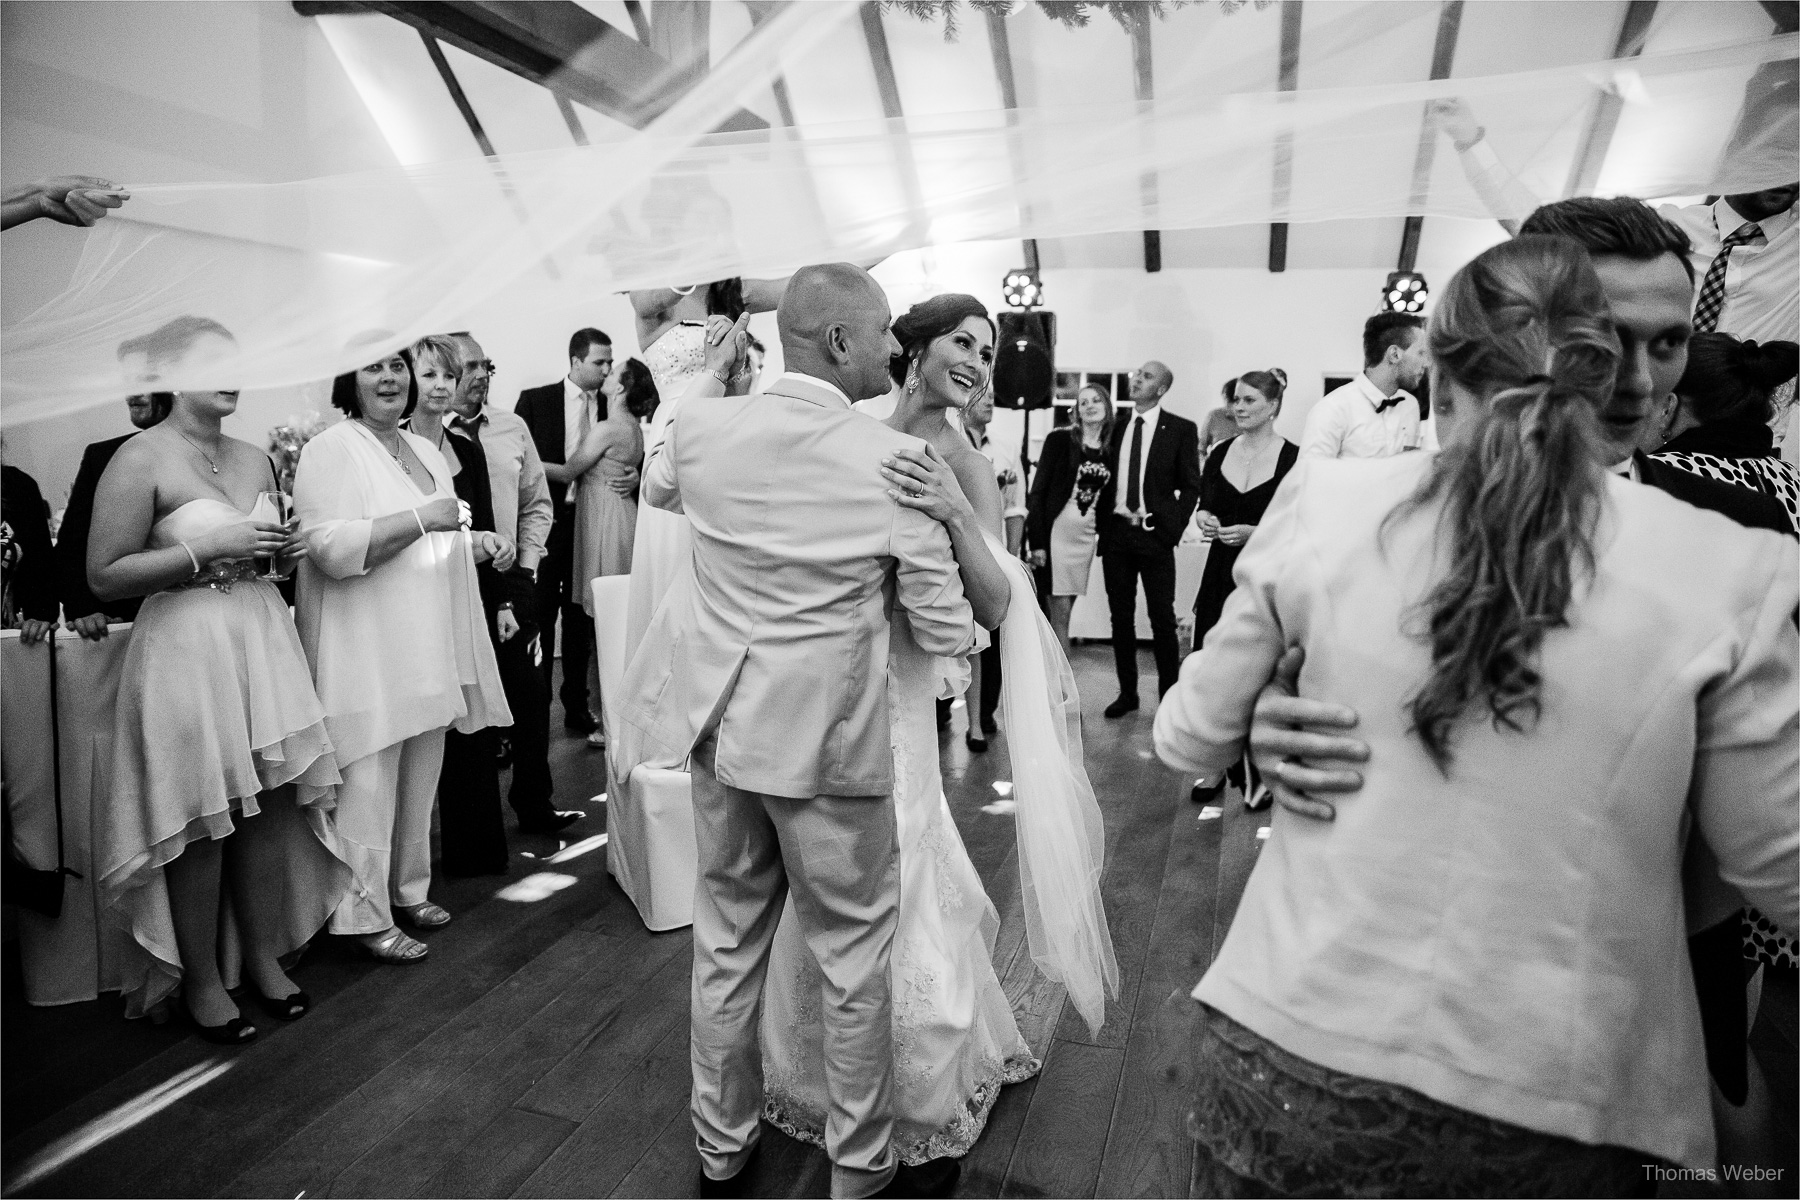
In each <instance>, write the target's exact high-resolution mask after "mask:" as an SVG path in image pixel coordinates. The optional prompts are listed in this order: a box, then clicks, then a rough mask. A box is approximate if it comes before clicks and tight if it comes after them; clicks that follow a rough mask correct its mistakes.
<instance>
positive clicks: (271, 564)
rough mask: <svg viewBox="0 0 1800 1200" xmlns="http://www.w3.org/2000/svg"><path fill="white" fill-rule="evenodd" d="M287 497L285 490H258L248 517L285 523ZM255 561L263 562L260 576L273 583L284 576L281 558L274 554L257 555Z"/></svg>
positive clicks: (273, 522) (287, 509)
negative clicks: (263, 565) (266, 555)
mask: <svg viewBox="0 0 1800 1200" xmlns="http://www.w3.org/2000/svg"><path fill="white" fill-rule="evenodd" d="M288 504H289V501H288V498H287V494H286V493H285V492H258V493H257V494H256V504H255V506H254V507H252V508H251V510H250V519H251V520H252V521H256V522H259V523H262V524H268V525H286V524H287V521H288V513H289V508H288ZM257 561H258V562H261V563H265V564H266V566H265V567H264V569H263V573H262V578H264V579H267V580H268V581H269V582H271V583H274V582H276V581H278V580H280V579H283V578H285V576H284V574H283V572H282V570H281V560H280V559H279V558H277V557H275V556H272V555H271V556H269V557H267V558H265V557H263V556H261V555H258V556H257Z"/></svg>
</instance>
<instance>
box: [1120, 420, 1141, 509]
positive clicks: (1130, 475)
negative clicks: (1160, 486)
mask: <svg viewBox="0 0 1800 1200" xmlns="http://www.w3.org/2000/svg"><path fill="white" fill-rule="evenodd" d="M1143 449H1144V418H1142V417H1139V418H1138V419H1137V420H1135V421H1133V422H1132V423H1131V465H1130V466H1129V467H1127V468H1126V469H1125V507H1126V508H1128V509H1130V510H1131V511H1132V512H1137V511H1138V510H1139V508H1141V507H1142V504H1141V501H1142V499H1143V489H1142V482H1143V480H1142V475H1143V469H1144V466H1143V457H1144V456H1143Z"/></svg>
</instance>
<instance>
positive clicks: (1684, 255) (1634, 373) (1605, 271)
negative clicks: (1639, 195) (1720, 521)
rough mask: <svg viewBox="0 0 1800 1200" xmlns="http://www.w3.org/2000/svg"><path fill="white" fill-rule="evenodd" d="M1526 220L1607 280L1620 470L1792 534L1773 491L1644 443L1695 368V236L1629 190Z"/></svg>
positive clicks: (1614, 444) (1608, 419)
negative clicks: (1722, 479) (1563, 241)
mask: <svg viewBox="0 0 1800 1200" xmlns="http://www.w3.org/2000/svg"><path fill="white" fill-rule="evenodd" d="M1519 228H1520V231H1521V232H1522V233H1528V234H1530V233H1536V234H1549V235H1553V236H1558V237H1567V238H1570V239H1572V240H1574V241H1577V242H1580V243H1581V245H1582V246H1583V247H1585V248H1586V249H1587V252H1588V254H1589V256H1591V257H1592V259H1593V261H1594V270H1595V271H1597V272H1598V273H1599V276H1600V282H1601V285H1602V286H1603V287H1605V288H1606V298H1607V302H1608V306H1609V308H1610V309H1611V312H1612V319H1613V331H1614V333H1615V334H1616V335H1617V336H1618V338H1619V341H1620V344H1621V346H1622V348H1623V354H1624V357H1623V360H1622V362H1621V364H1620V367H1619V372H1618V378H1617V380H1616V381H1615V382H1614V384H1613V390H1612V394H1611V396H1610V397H1608V399H1607V402H1606V406H1605V407H1604V408H1603V409H1602V410H1601V413H1600V435H1601V445H1602V447H1603V453H1604V454H1605V455H1606V457H1607V462H1608V464H1609V465H1610V466H1611V467H1612V468H1613V470H1615V471H1618V472H1620V473H1623V474H1627V475H1629V476H1630V478H1632V479H1633V480H1635V481H1637V482H1639V483H1645V484H1648V485H1650V486H1651V487H1654V488H1659V489H1661V490H1662V491H1665V492H1668V493H1669V494H1670V495H1672V496H1674V497H1675V498H1676V499H1678V500H1685V501H1686V502H1687V503H1689V504H1692V505H1695V506H1697V507H1700V508H1705V509H1710V510H1712V511H1714V512H1719V513H1723V514H1725V515H1726V516H1728V517H1730V518H1731V519H1732V520H1734V521H1736V522H1737V523H1738V524H1740V525H1750V526H1753V527H1756V528H1760V529H1773V530H1776V531H1778V532H1782V533H1786V532H1789V531H1790V529H1791V526H1789V524H1788V519H1787V513H1786V511H1785V510H1784V509H1783V508H1782V507H1781V505H1780V504H1778V503H1777V502H1776V501H1774V500H1773V499H1771V498H1770V497H1768V496H1764V495H1761V494H1759V493H1757V492H1754V491H1751V490H1750V489H1748V488H1739V487H1732V486H1730V485H1727V484H1722V483H1718V482H1716V481H1714V480H1711V479H1703V478H1701V477H1700V476H1698V475H1694V474H1690V473H1689V472H1687V471H1683V470H1680V469H1677V468H1674V467H1670V466H1668V465H1666V464H1663V463H1659V462H1652V461H1651V460H1650V459H1649V458H1647V457H1645V455H1644V453H1643V452H1642V451H1641V450H1639V449H1638V446H1639V443H1641V442H1642V441H1643V440H1644V438H1645V436H1646V435H1645V427H1646V426H1647V425H1649V424H1650V423H1651V422H1653V421H1654V420H1655V419H1656V416H1657V414H1658V413H1659V412H1660V411H1661V407H1662V404H1663V401H1664V399H1665V398H1666V397H1667V396H1668V395H1669V393H1671V392H1673V391H1674V390H1675V387H1676V384H1677V383H1679V382H1680V380H1681V376H1682V373H1683V372H1684V371H1685V370H1686V367H1687V347H1688V341H1689V340H1690V339H1691V338H1692V337H1693V324H1692V322H1691V321H1690V319H1689V315H1688V312H1689V307H1690V305H1691V304H1692V302H1693V301H1692V297H1693V292H1694V272H1693V266H1692V264H1691V263H1690V262H1689V261H1688V240H1687V235H1686V234H1684V233H1682V232H1681V230H1680V229H1678V228H1676V227H1675V226H1674V225H1672V224H1670V223H1669V222H1668V221H1666V220H1664V219H1663V218H1662V217H1660V216H1658V215H1657V213H1656V211H1655V210H1654V209H1652V208H1650V206H1649V205H1647V204H1645V203H1643V202H1642V201H1641V200H1634V199H1632V198H1631V197H1629V196H1619V197H1613V198H1607V199H1603V198H1600V197H1590V196H1578V197H1576V198H1575V199H1573V200H1560V201H1558V202H1556V203H1555V204H1546V205H1544V206H1543V207H1542V208H1540V209H1538V210H1537V211H1536V212H1534V213H1532V214H1531V215H1530V216H1529V217H1527V218H1525V222H1524V224H1523V225H1521V226H1520V227H1519Z"/></svg>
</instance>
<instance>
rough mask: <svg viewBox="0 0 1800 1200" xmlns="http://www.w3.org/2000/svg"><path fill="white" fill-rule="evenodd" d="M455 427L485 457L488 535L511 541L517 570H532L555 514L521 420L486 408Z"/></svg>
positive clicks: (534, 453) (527, 433) (532, 446)
mask: <svg viewBox="0 0 1800 1200" xmlns="http://www.w3.org/2000/svg"><path fill="white" fill-rule="evenodd" d="M456 425H457V428H459V429H462V430H464V431H466V432H470V433H473V434H474V435H475V437H476V440H477V441H479V442H480V443H481V452H482V453H483V454H484V455H486V456H487V467H488V485H489V489H490V490H491V491H492V492H493V493H494V530H495V532H497V533H499V534H500V535H501V536H502V537H508V538H511V539H513V542H514V544H515V545H517V546H518V548H519V565H520V566H521V567H524V568H526V569H527V570H536V569H537V565H538V560H539V559H541V558H543V557H544V547H545V545H546V544H547V543H548V542H549V540H550V526H551V524H552V523H553V522H554V521H555V512H554V510H553V509H552V507H551V504H550V485H549V483H548V482H547V481H546V480H545V478H544V464H543V461H542V460H541V459H539V458H538V452H537V446H536V444H535V443H533V442H532V440H531V430H530V428H529V427H528V426H526V424H525V418H524V417H521V416H520V415H519V414H518V413H515V412H508V411H506V410H505V409H503V408H494V407H492V406H491V405H490V406H488V407H486V408H483V409H482V410H481V413H480V415H478V416H477V417H476V418H475V419H474V420H473V421H464V420H462V419H461V418H460V417H459V418H457V422H456Z"/></svg>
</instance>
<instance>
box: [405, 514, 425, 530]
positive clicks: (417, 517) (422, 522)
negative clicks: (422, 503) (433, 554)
mask: <svg viewBox="0 0 1800 1200" xmlns="http://www.w3.org/2000/svg"><path fill="white" fill-rule="evenodd" d="M408 511H410V512H411V513H412V515H413V520H415V521H417V522H418V523H419V536H420V537H424V536H425V518H424V517H421V516H420V515H419V510H418V509H416V508H414V509H410V510H408Z"/></svg>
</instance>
